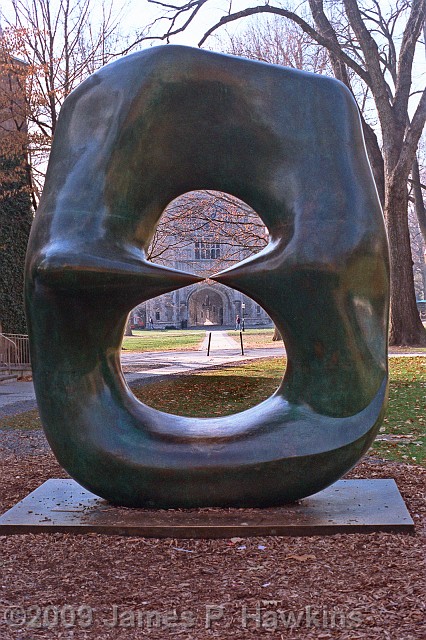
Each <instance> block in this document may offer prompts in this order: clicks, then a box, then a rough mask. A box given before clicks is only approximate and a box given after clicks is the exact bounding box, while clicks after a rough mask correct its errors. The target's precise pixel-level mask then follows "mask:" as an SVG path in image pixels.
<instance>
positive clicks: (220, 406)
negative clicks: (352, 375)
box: [0, 357, 426, 466]
mask: <svg viewBox="0 0 426 640" xmlns="http://www.w3.org/2000/svg"><path fill="white" fill-rule="evenodd" d="M389 367H390V377H391V382H390V392H389V407H388V412H387V416H386V418H385V421H384V424H383V426H382V427H381V429H380V433H379V436H378V438H377V440H376V441H375V443H374V445H373V447H372V449H371V450H370V453H371V454H372V455H373V456H379V457H381V458H387V459H390V460H397V461H400V462H407V463H410V464H421V465H423V466H426V438H425V432H426V411H425V408H426V358H411V357H410V358H391V359H390V362H389ZM282 370H283V359H282V358H270V359H267V360H258V361H252V362H250V363H246V364H241V365H237V366H228V367H224V368H222V369H215V370H210V371H204V372H202V373H199V374H193V375H189V376H182V377H179V378H176V377H173V378H170V379H167V380H164V381H161V382H160V381H158V382H156V383H155V384H148V385H145V386H141V387H139V388H137V389H134V390H133V392H134V393H135V395H136V396H137V397H138V398H139V399H140V400H142V401H143V402H145V403H146V404H149V405H151V406H153V407H155V408H157V409H160V410H162V411H168V412H170V413H175V414H177V415H191V416H199V417H208V416H218V415H227V414H230V413H236V412H237V411H242V410H243V409H247V408H248V407H251V406H253V405H255V404H257V403H258V402H261V401H262V400H264V399H266V398H267V397H268V396H269V395H270V394H271V393H273V391H274V390H275V389H276V388H277V386H278V385H279V382H280V380H281V372H282ZM40 426H41V425H40V419H39V417H38V412H37V411H28V412H26V413H23V414H19V415H17V416H13V417H7V418H2V419H0V429H5V428H12V429H39V428H40Z"/></svg>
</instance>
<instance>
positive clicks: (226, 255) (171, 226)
mask: <svg viewBox="0 0 426 640" xmlns="http://www.w3.org/2000/svg"><path fill="white" fill-rule="evenodd" d="M163 218H164V221H163V222H162V225H160V226H159V234H160V238H157V239H155V240H154V243H153V244H154V245H155V248H154V250H153V255H152V257H151V259H152V260H153V262H158V263H161V264H163V265H165V266H168V267H173V268H175V269H179V270H180V271H187V272H190V273H194V274H197V275H201V276H205V277H206V278H208V276H209V275H212V274H214V273H215V272H218V271H220V270H222V269H224V268H227V267H229V266H231V265H232V264H235V263H237V262H240V261H241V260H244V259H245V258H247V257H248V256H250V255H252V254H254V253H257V251H258V250H259V249H260V248H262V247H263V246H265V244H266V242H267V233H266V231H265V227H264V224H263V223H262V222H261V220H260V218H258V216H257V215H256V214H255V213H254V212H253V211H252V210H251V209H249V208H248V207H247V205H245V204H244V203H241V202H240V201H237V200H236V199H234V198H231V197H230V196H227V195H226V194H218V193H216V192H196V193H193V194H188V195H185V196H183V197H182V198H180V199H178V200H177V201H175V202H174V203H172V205H170V208H169V209H168V210H167V209H166V211H165V214H164V215H163ZM161 226H162V228H161ZM156 253H157V257H156V255H155V254H156ZM237 315H239V316H240V317H241V318H244V321H245V326H246V327H255V326H271V325H272V321H271V319H270V318H269V316H268V315H267V313H266V312H265V311H264V310H263V309H262V307H261V306H260V305H258V304H257V303H256V302H255V301H253V300H251V299H250V298H249V297H247V296H245V295H244V294H242V293H240V292H239V291H236V290H234V289H230V288H229V287H226V286H224V285H222V284H219V283H217V282H214V281H213V280H208V279H206V280H205V281H204V282H201V283H198V284H195V285H191V286H189V287H185V288H183V289H179V290H177V291H173V292H172V293H168V294H164V295H162V296H159V297H158V298H153V299H152V300H148V301H147V302H145V303H143V304H141V305H139V307H137V308H136V309H134V310H133V312H132V317H131V324H132V326H149V324H150V319H152V321H153V324H154V327H155V328H165V327H176V328H184V327H209V326H210V327H211V326H214V325H216V326H225V327H226V326H228V327H233V326H234V325H235V319H236V316H237Z"/></svg>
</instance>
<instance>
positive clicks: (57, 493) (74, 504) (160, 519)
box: [0, 479, 414, 538]
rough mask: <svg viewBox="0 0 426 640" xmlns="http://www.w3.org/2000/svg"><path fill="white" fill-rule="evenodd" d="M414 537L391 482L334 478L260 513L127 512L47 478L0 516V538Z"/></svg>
mask: <svg viewBox="0 0 426 640" xmlns="http://www.w3.org/2000/svg"><path fill="white" fill-rule="evenodd" d="M373 531H393V532H396V533H401V532H407V533H408V532H413V531H414V522H413V520H412V519H411V517H410V514H409V513H408V511H407V508H406V506H405V503H404V501H403V499H402V497H401V494H400V493H399V490H398V487H397V486H396V484H395V481H394V480H392V479H375V480H339V481H338V482H336V483H335V484H333V485H332V486H331V487H328V488H327V489H324V490H323V491H321V492H319V493H317V494H315V495H313V496H310V497H309V498H304V499H303V500H300V501H299V502H297V503H294V504H289V505H285V506H282V507H274V508H265V509H220V508H213V509H155V510H154V509H128V508H124V507H116V506H113V505H111V504H109V503H108V502H106V501H105V500H103V499H102V498H99V497H98V496H96V495H94V494H93V493H90V491H87V490H86V489H83V487H81V486H80V485H79V484H77V483H76V482H75V481H74V480H59V479H55V480H48V481H47V482H45V483H44V484H42V485H41V486H40V487H38V488H37V489H36V490H35V491H33V492H32V493H30V494H29V495H28V496H27V497H26V498H24V499H23V500H21V501H20V502H18V503H17V504H16V505H15V506H14V507H12V508H11V509H9V511H7V512H6V513H4V514H3V515H2V516H1V517H0V535H8V534H22V533H58V532H61V533H75V534H85V533H103V534H110V535H128V536H144V537H151V538H229V537H233V536H241V537H247V536H269V535H273V536H314V535H331V534H336V533H370V532H373Z"/></svg>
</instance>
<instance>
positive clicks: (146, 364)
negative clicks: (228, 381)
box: [0, 331, 285, 417]
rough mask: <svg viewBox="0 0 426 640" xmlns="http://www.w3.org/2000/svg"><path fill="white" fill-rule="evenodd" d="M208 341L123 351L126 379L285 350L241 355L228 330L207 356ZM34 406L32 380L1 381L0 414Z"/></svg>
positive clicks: (140, 379) (132, 380)
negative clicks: (188, 347)
mask: <svg viewBox="0 0 426 640" xmlns="http://www.w3.org/2000/svg"><path fill="white" fill-rule="evenodd" d="M236 336H238V337H239V334H238V333H236ZM207 340H208V334H206V338H205V340H204V341H203V343H202V345H201V346H200V348H199V349H198V350H196V351H145V352H143V353H134V352H126V351H123V352H122V355H121V364H122V367H123V370H124V372H125V373H124V375H125V378H126V380H127V382H128V383H129V384H135V383H137V382H144V381H146V380H149V379H153V378H156V377H159V376H164V375H178V374H185V373H193V372H194V371H198V370H201V369H208V368H210V367H216V366H219V365H224V364H231V363H233V362H241V361H243V360H255V359H257V358H267V357H273V356H282V355H284V353H285V350H284V347H283V346H282V344H281V345H280V346H278V347H267V348H262V349H244V355H241V347H240V344H239V342H237V340H234V339H233V338H232V337H229V336H227V335H226V332H225V331H213V332H212V339H211V344H210V355H209V356H207ZM34 407H36V400H35V394H34V386H33V383H32V382H13V381H12V382H3V383H2V384H0V417H1V416H2V415H3V416H5V415H11V414H12V413H20V412H22V411H28V410H29V409H32V408H34Z"/></svg>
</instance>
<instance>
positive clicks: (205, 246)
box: [195, 240, 220, 260]
mask: <svg viewBox="0 0 426 640" xmlns="http://www.w3.org/2000/svg"><path fill="white" fill-rule="evenodd" d="M217 258H220V243H219V242H205V241H204V240H197V241H196V243H195V259H196V260H216V259H217Z"/></svg>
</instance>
